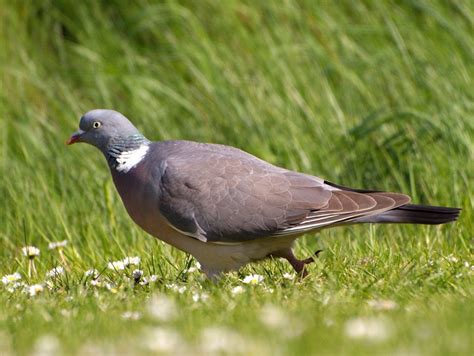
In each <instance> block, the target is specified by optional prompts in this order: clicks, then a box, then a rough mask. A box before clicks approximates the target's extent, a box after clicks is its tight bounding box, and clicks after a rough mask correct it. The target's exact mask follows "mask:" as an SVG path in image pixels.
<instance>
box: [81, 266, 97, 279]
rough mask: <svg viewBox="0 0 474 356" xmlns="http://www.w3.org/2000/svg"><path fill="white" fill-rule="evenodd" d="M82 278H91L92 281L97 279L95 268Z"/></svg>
mask: <svg viewBox="0 0 474 356" xmlns="http://www.w3.org/2000/svg"><path fill="white" fill-rule="evenodd" d="M84 276H85V277H91V278H92V279H97V278H99V271H98V270H96V269H95V268H91V269H88V270H87V271H85V272H84Z"/></svg>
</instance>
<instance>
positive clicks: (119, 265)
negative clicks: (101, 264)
mask: <svg viewBox="0 0 474 356" xmlns="http://www.w3.org/2000/svg"><path fill="white" fill-rule="evenodd" d="M107 267H108V268H109V269H111V270H114V271H123V270H124V269H125V267H126V265H125V263H123V261H113V262H109V263H108V264H107Z"/></svg>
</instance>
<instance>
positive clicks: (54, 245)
mask: <svg viewBox="0 0 474 356" xmlns="http://www.w3.org/2000/svg"><path fill="white" fill-rule="evenodd" d="M67 244H68V240H63V241H54V242H50V243H49V244H48V250H54V249H57V248H63V247H65V246H66V245H67Z"/></svg>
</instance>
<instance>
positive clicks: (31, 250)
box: [21, 246, 40, 259]
mask: <svg viewBox="0 0 474 356" xmlns="http://www.w3.org/2000/svg"><path fill="white" fill-rule="evenodd" d="M21 251H22V252H23V255H24V256H26V257H28V258H31V259H33V258H35V257H36V256H39V254H40V250H39V248H38V247H35V246H25V247H23V248H22V249H21Z"/></svg>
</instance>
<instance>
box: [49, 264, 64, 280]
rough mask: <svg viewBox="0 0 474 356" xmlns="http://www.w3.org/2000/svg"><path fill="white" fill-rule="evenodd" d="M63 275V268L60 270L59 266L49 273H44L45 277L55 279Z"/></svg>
mask: <svg viewBox="0 0 474 356" xmlns="http://www.w3.org/2000/svg"><path fill="white" fill-rule="evenodd" d="M63 273H64V268H62V267H61V266H58V267H54V268H53V269H52V270H51V271H49V272H48V273H46V277H49V278H56V277H59V276H60V275H61V274H63Z"/></svg>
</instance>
